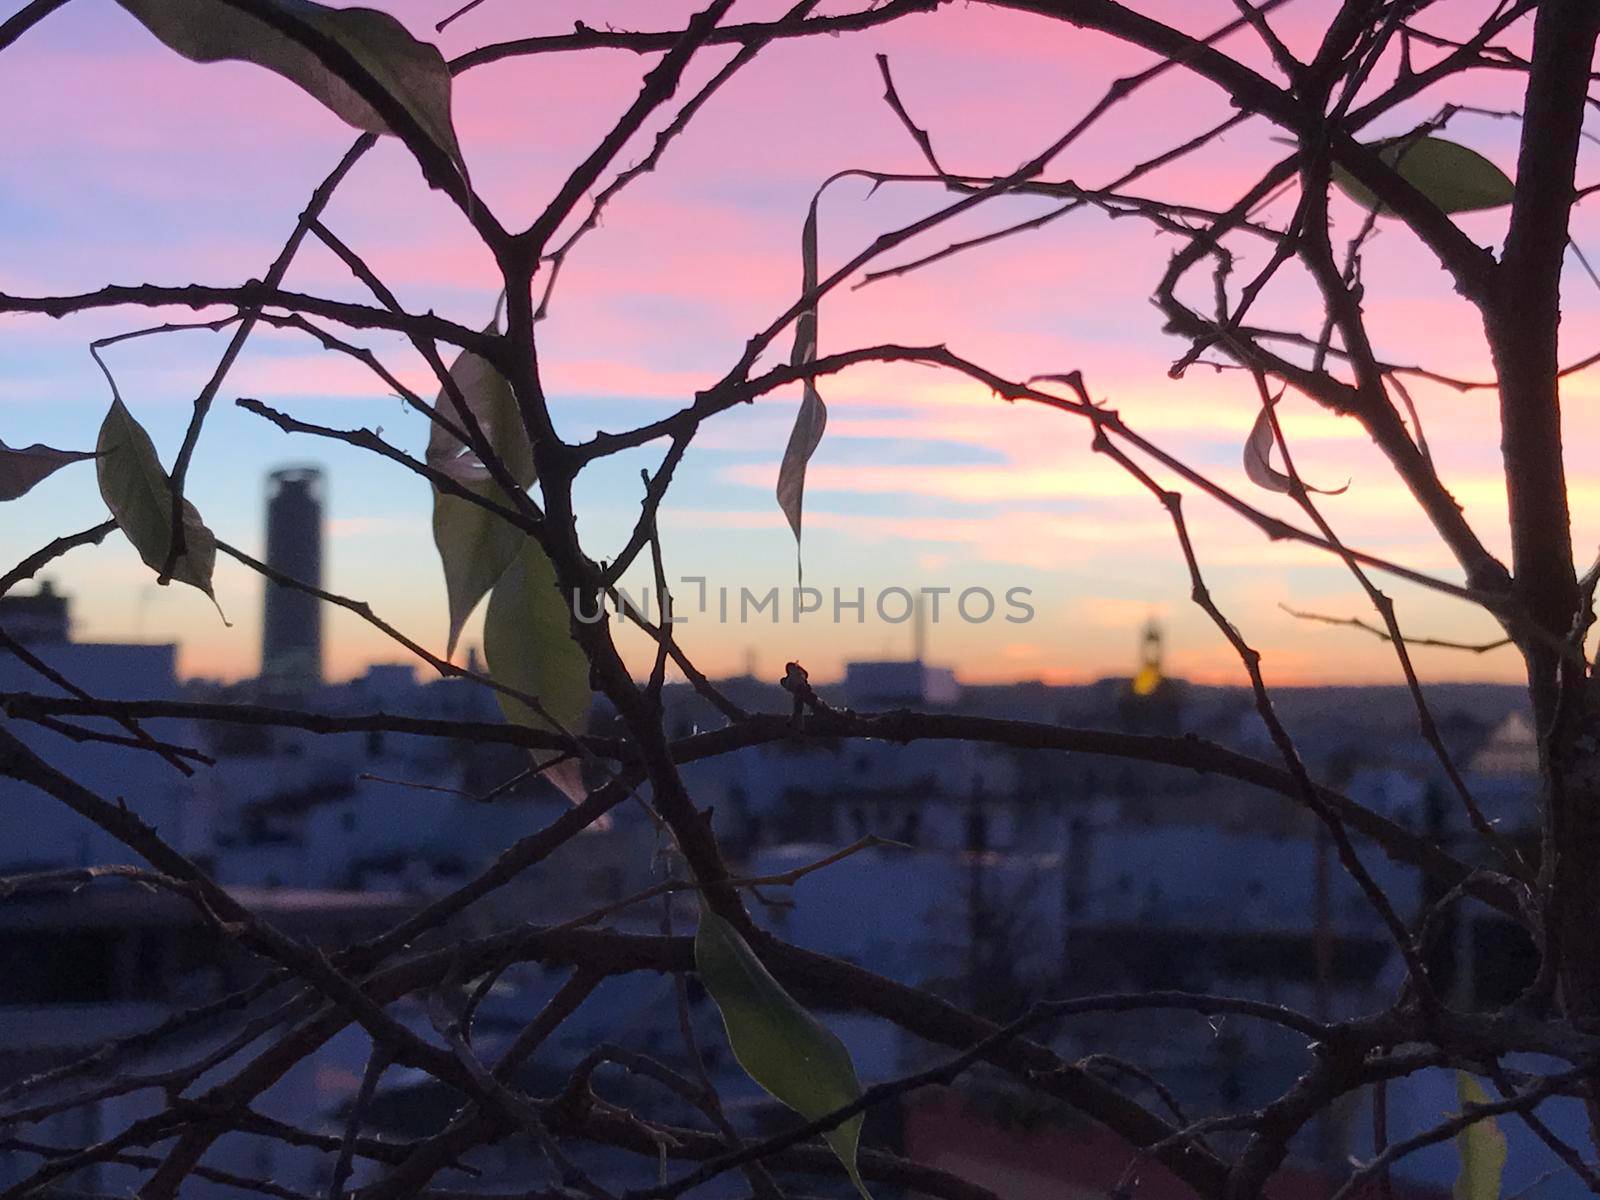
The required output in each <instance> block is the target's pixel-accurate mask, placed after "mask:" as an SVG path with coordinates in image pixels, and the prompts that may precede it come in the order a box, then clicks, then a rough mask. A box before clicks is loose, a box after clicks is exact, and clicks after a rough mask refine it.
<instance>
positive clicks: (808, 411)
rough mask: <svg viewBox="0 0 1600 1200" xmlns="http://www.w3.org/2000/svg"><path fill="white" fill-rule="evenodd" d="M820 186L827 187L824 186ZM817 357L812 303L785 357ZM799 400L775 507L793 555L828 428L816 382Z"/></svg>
mask: <svg viewBox="0 0 1600 1200" xmlns="http://www.w3.org/2000/svg"><path fill="white" fill-rule="evenodd" d="M823 186H824V187H826V186H827V185H826V184H824V185H823ZM820 199H822V193H821V192H820V191H819V192H818V193H817V194H816V195H815V196H813V197H812V198H811V208H810V209H809V210H808V211H807V213H806V223H805V227H804V229H803V230H802V231H801V233H800V260H801V271H800V275H801V281H800V290H801V292H802V293H806V292H811V291H813V290H814V289H815V288H816V286H817V201H818V200H820ZM816 357H817V306H816V305H815V304H814V303H813V304H812V305H811V307H810V308H808V309H806V310H805V311H804V312H802V313H801V314H800V315H799V316H798V317H797V318H796V319H795V323H794V349H793V351H792V352H791V353H790V355H789V362H790V365H792V366H796V367H804V366H808V365H809V364H811V363H812V362H814V361H816ZM804 388H805V390H804V393H803V394H802V396H801V398H800V411H799V412H798V413H796V414H795V419H794V428H793V429H792V430H790V432H789V444H788V445H787V446H785V447H784V451H783V462H782V463H781V464H780V465H779V467H778V507H779V508H781V509H782V510H783V515H784V516H786V517H788V518H789V528H790V529H792V530H794V544H795V553H796V555H797V556H798V554H799V552H800V518H801V514H802V511H803V510H804V507H805V492H806V466H807V464H808V463H810V461H811V456H812V455H813V454H814V453H816V449H817V447H818V446H819V445H820V444H821V443H822V433H823V431H824V430H825V429H827V427H828V406H827V405H826V404H824V403H823V402H822V395H821V393H819V392H818V391H817V386H816V381H815V380H812V379H807V380H805V381H804Z"/></svg>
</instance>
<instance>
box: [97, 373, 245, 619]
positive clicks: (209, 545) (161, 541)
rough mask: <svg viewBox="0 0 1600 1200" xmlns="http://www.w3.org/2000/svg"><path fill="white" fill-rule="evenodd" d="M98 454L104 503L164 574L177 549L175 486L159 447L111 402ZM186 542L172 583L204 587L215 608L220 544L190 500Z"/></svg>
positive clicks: (185, 507)
mask: <svg viewBox="0 0 1600 1200" xmlns="http://www.w3.org/2000/svg"><path fill="white" fill-rule="evenodd" d="M96 452H97V453H98V454H99V456H100V457H99V459H98V460H97V461H96V463H95V467H96V470H97V472H98V474H99V477H100V495H101V498H102V499H104V500H105V502H106V507H107V508H109V509H110V510H111V515H112V517H113V518H115V519H116V522H117V527H118V528H119V529H121V530H122V532H123V533H125V534H127V536H128V540H129V541H130V542H132V543H133V548H134V549H135V550H137V551H138V552H139V557H140V558H142V559H144V561H145V565H146V566H148V567H149V568H150V569H151V570H152V571H160V570H161V569H162V568H163V567H164V566H166V564H167V554H168V552H169V551H170V550H171V549H172V490H171V489H172V484H171V481H170V480H169V479H168V478H167V473H166V472H165V471H164V470H162V469H161V459H160V458H159V457H157V455H156V447H155V443H154V442H152V441H151V440H150V435H149V434H148V433H146V432H145V431H144V426H142V425H140V424H139V422H138V421H136V420H134V419H133V414H132V413H130V412H129V411H128V409H127V407H126V406H125V405H124V404H123V403H122V401H121V400H113V401H112V402H111V409H110V411H108V412H107V413H106V419H105V421H104V422H102V423H101V425H100V439H99V443H98V445H97V447H96ZM183 541H184V552H183V554H182V555H181V556H180V557H179V558H178V561H177V563H176V564H174V566H173V569H172V578H174V579H176V580H178V581H179V582H181V583H187V584H189V585H190V586H192V587H197V588H199V589H200V590H201V591H202V592H204V593H205V594H206V595H207V596H210V597H211V600H212V603H215V602H216V595H215V593H213V592H212V590H211V572H212V569H213V568H214V567H215V566H216V562H217V539H216V537H215V536H213V534H212V532H211V530H209V529H207V528H206V525H205V522H204V521H202V520H201V519H200V513H199V512H198V511H197V510H196V509H195V506H194V505H192V504H190V503H189V501H188V500H184V502H183Z"/></svg>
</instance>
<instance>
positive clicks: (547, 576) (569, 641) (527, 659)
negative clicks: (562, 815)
mask: <svg viewBox="0 0 1600 1200" xmlns="http://www.w3.org/2000/svg"><path fill="white" fill-rule="evenodd" d="M483 655H484V658H485V660H487V662H488V666H489V677H490V678H491V679H493V680H494V681H495V682H496V683H498V684H500V685H501V686H503V687H508V688H511V689H513V690H515V691H518V692H521V693H523V694H524V695H527V696H532V697H533V698H534V699H536V700H538V701H539V704H540V706H541V707H542V708H543V709H544V711H545V713H548V714H549V717H550V718H551V719H552V720H546V719H545V717H544V716H542V715H540V714H539V713H537V712H535V711H534V710H533V709H532V708H530V707H529V706H528V705H526V704H524V703H523V702H522V701H520V700H516V699H513V698H512V697H510V696H507V695H505V694H503V693H497V695H498V698H499V701H500V709H501V711H502V712H504V713H505V716H506V720H508V721H510V722H512V723H513V724H516V725H525V726H527V727H528V728H530V729H545V730H555V731H560V730H565V731H566V732H567V733H574V734H576V733H582V732H584V726H585V722H586V720H587V718H588V715H589V704H590V701H591V699H592V695H591V693H590V690H589V660H588V659H587V658H586V657H585V656H584V653H583V650H582V648H581V647H580V646H579V645H578V643H577V642H576V641H575V640H573V637H572V613H571V610H570V609H569V608H568V607H567V604H566V602H565V600H564V598H563V597H562V594H561V592H560V590H559V588H558V587H557V585H556V573H555V567H554V565H552V563H551V562H550V559H549V556H548V555H546V554H545V552H544V550H543V548H542V547H541V546H540V545H539V543H538V542H536V541H534V540H533V539H532V538H530V537H527V536H521V544H520V546H519V547H518V550H517V553H516V554H515V555H514V557H513V559H512V562H511V565H510V566H509V567H507V568H506V570H505V573H504V574H503V575H501V577H500V580H499V582H497V583H496V584H495V585H494V591H493V592H492V593H491V594H490V596H489V611H488V613H487V614H486V615H485V617H484V622H483ZM552 721H553V722H554V723H552ZM556 757H557V756H556V755H555V754H554V753H542V754H540V755H538V756H536V761H538V762H541V763H544V762H549V761H551V760H552V759H554V758H556ZM570 775H571V773H570V772H568V773H566V775H562V773H561V772H559V770H558V771H557V773H556V776H555V777H554V778H553V779H552V782H554V783H555V784H556V785H557V786H558V787H561V788H562V790H563V791H567V793H568V795H571V794H572V793H571V792H570V791H569V790H568V788H569V786H570V785H571V783H572V780H571V778H570ZM580 787H581V785H580Z"/></svg>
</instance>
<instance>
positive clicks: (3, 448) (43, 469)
mask: <svg viewBox="0 0 1600 1200" xmlns="http://www.w3.org/2000/svg"><path fill="white" fill-rule="evenodd" d="M93 457H94V451H93V450H57V449H55V448H54V447H52V446H45V445H42V444H40V443H37V442H36V443H34V444H33V445H32V446H25V447H23V448H22V449H20V450H13V449H12V448H11V447H10V446H8V445H6V444H5V443H4V442H0V500H15V499H16V498H17V497H18V496H23V495H26V494H27V493H28V492H29V491H30V490H31V489H32V488H33V485H34V484H36V483H38V482H39V481H40V480H41V479H44V478H45V477H46V476H49V475H52V474H54V473H55V472H56V471H59V470H60V469H61V468H62V467H64V466H66V465H67V464H68V463H75V462H82V461H83V460H84V459H86V458H93Z"/></svg>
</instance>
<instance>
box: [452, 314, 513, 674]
mask: <svg viewBox="0 0 1600 1200" xmlns="http://www.w3.org/2000/svg"><path fill="white" fill-rule="evenodd" d="M498 324H499V317H498V314H496V319H495V320H494V321H492V322H490V325H489V329H488V331H489V332H491V333H492V332H494V330H495V328H496V326H497V325H498ZM450 378H451V379H452V380H454V381H455V385H456V388H457V389H458V390H459V391H460V393H461V398H462V400H463V401H465V402H466V405H467V407H468V409H470V410H471V412H472V415H473V417H474V418H475V419H476V420H477V422H478V426H479V428H480V429H482V430H483V433H484V436H485V437H487V438H488V439H489V444H490V445H491V446H492V447H493V448H494V451H495V454H496V455H497V456H498V457H499V459H500V461H501V462H502V463H503V464H504V465H505V468H506V470H507V471H508V472H509V473H510V475H511V477H512V479H514V480H515V481H516V483H517V485H518V486H519V487H524V488H526V487H529V486H531V485H532V484H533V480H534V467H533V447H532V446H531V445H530V444H529V442H528V435H527V432H526V430H524V428H523V425H522V416H521V414H520V413H519V412H518V410H517V400H516V396H515V395H514V394H513V393H512V390H511V385H510V384H509V383H508V382H506V379H505V377H504V376H503V375H501V374H500V372H499V371H497V370H495V369H494V367H492V366H490V365H489V363H488V362H487V361H486V360H484V359H483V358H481V357H480V356H478V355H476V354H473V353H471V352H470V351H463V352H462V353H461V354H460V355H459V356H458V357H457V358H456V361H455V362H454V363H452V364H451V366H450ZM435 404H436V407H437V408H438V411H439V412H440V413H441V414H442V415H444V416H447V417H449V418H450V419H451V421H452V423H454V424H455V425H456V427H457V428H461V427H462V426H463V425H464V424H465V422H464V420H463V418H462V415H461V411H460V409H458V408H457V407H456V404H455V402H454V398H453V397H452V396H451V395H450V393H449V392H448V391H444V390H441V391H440V393H439V397H438V399H437V400H436V401H435ZM427 460H428V465H429V466H431V467H433V468H435V469H436V470H439V471H442V472H443V473H444V474H446V475H449V476H450V477H451V478H452V479H455V480H457V481H458V482H460V483H462V484H464V485H465V486H466V487H468V488H469V489H470V490H471V491H473V492H475V493H477V494H478V495H480V496H482V497H484V498H485V499H489V500H494V501H496V502H498V503H499V504H500V505H501V506H502V507H505V508H510V507H511V506H512V498H511V497H510V496H509V495H507V494H506V492H505V489H503V488H502V487H501V486H500V485H499V484H498V483H497V482H496V481H495V480H493V479H491V478H490V477H489V470H488V468H487V467H485V466H484V464H483V460H482V459H481V458H479V457H478V455H477V454H476V453H474V452H473V450H472V449H471V448H470V447H469V446H467V445H466V444H465V443H464V442H462V441H461V440H460V439H459V438H457V437H456V436H455V435H454V434H452V433H451V432H450V431H449V430H448V429H445V428H444V427H443V426H442V425H439V424H437V423H436V424H434V425H433V427H432V430H431V431H430V433H429V437H428V453H427ZM524 537H525V535H524V533H523V532H522V530H520V529H517V528H516V527H515V526H512V525H510V524H508V523H507V522H506V521H504V520H503V519H501V518H500V517H498V516H496V515H495V514H494V513H492V512H490V511H489V510H488V509H486V508H484V507H483V506H482V505H479V504H474V503H473V502H472V501H470V500H467V499H465V498H463V497H461V496H457V495H453V494H451V493H449V492H445V491H441V490H440V489H439V488H438V487H434V489H433V542H434V545H435V546H436V547H437V548H438V551H439V562H440V565H441V566H442V567H443V568H444V583H445V595H446V599H447V600H448V603H449V611H450V636H449V641H448V645H447V648H446V650H445V654H446V656H447V657H448V656H449V655H451V654H454V653H455V648H456V642H457V641H459V640H460V638H461V630H462V627H463V626H464V625H465V624H466V622H467V618H468V617H469V616H471V615H472V610H473V609H474V608H476V607H477V606H478V602H479V601H480V600H482V599H483V598H484V596H485V595H487V594H488V592H489V589H490V588H492V587H494V585H495V581H496V580H498V579H499V578H500V577H501V575H503V574H504V573H505V570H506V568H507V567H508V566H510V565H511V560H512V559H514V558H515V557H516V556H517V550H518V548H519V547H520V546H521V544H522V541H523V539H524Z"/></svg>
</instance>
